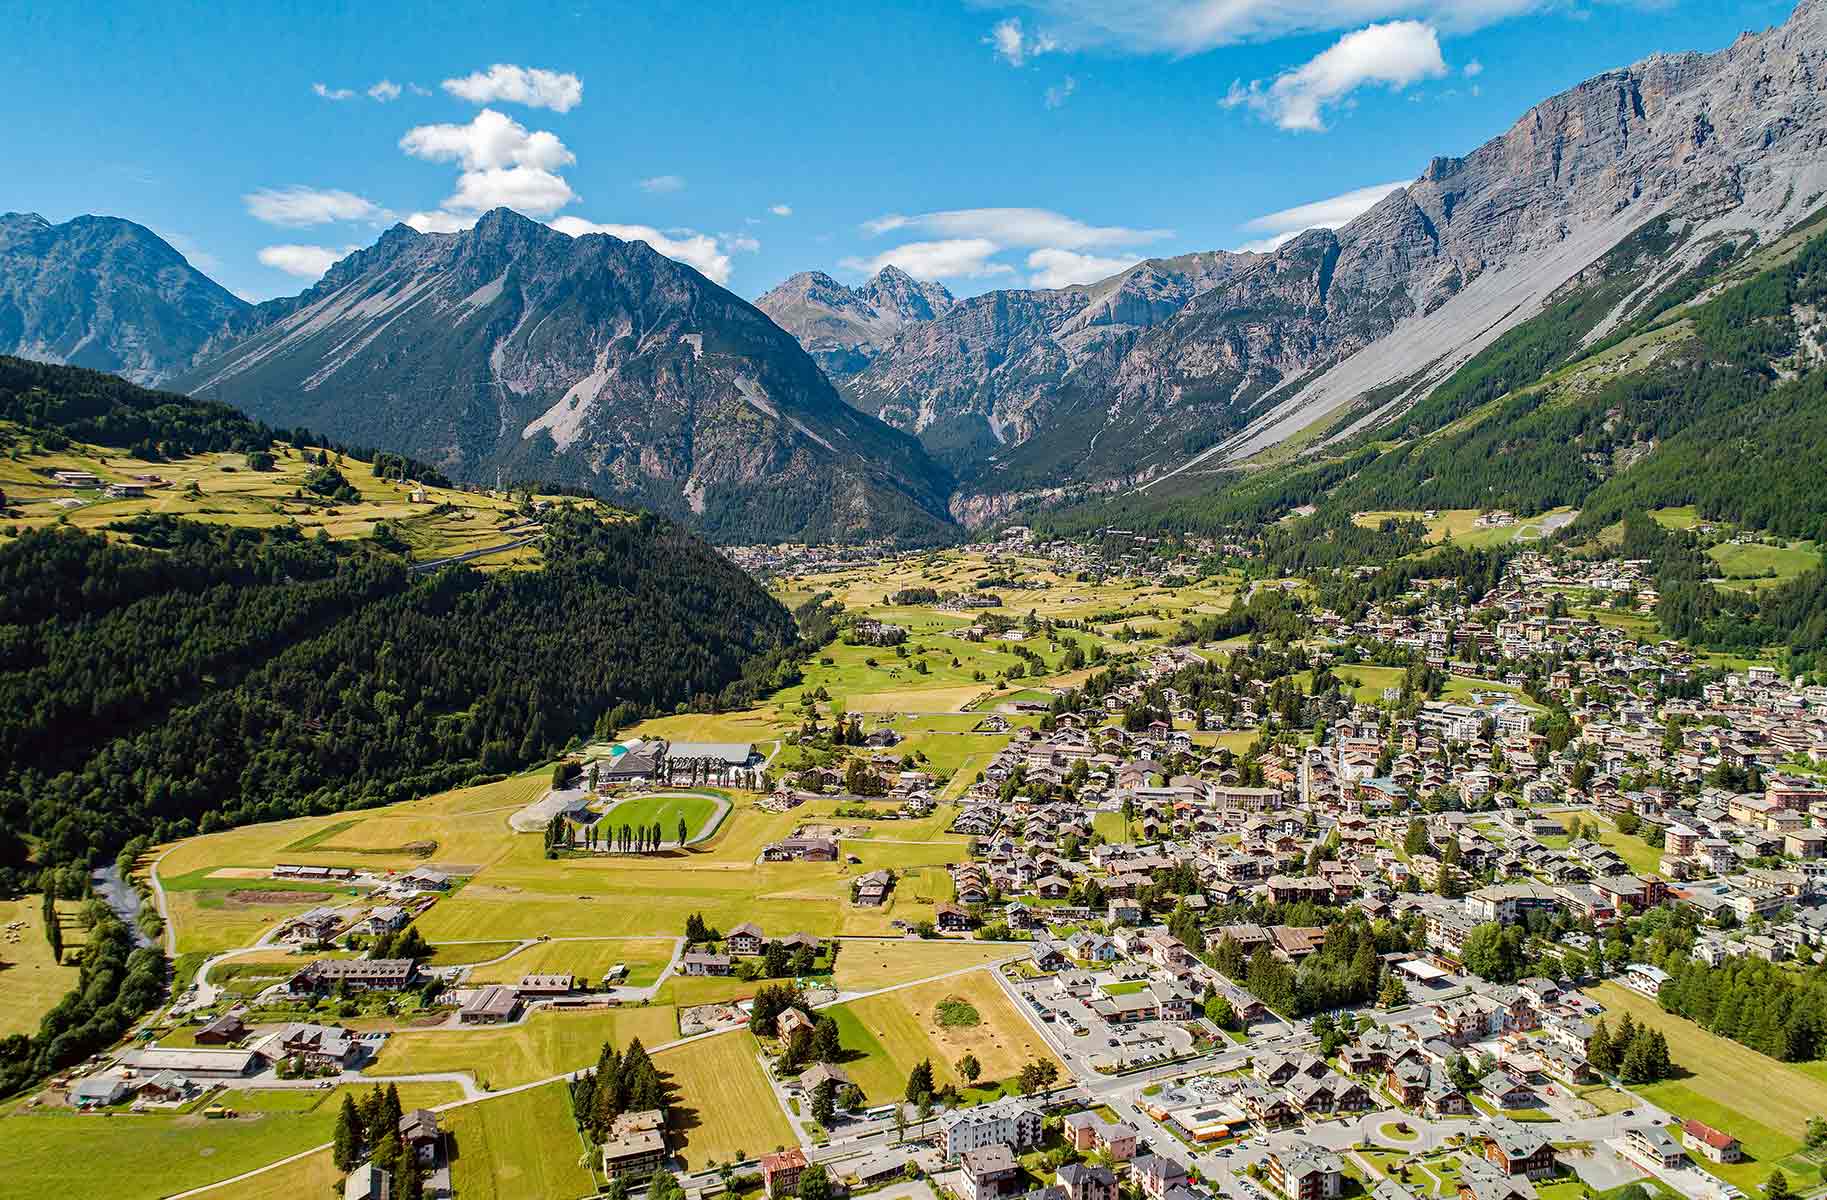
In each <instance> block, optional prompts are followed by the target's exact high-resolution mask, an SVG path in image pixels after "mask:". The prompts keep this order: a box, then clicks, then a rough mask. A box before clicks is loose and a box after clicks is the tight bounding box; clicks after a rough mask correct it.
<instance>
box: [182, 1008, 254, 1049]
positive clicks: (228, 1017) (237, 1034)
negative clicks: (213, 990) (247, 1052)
mask: <svg viewBox="0 0 1827 1200" xmlns="http://www.w3.org/2000/svg"><path fill="white" fill-rule="evenodd" d="M246 1015H247V1009H245V1008H231V1009H229V1010H228V1011H227V1012H225V1013H223V1014H222V1015H221V1016H219V1017H216V1018H215V1019H214V1020H212V1021H210V1023H209V1024H207V1025H205V1026H203V1028H201V1029H199V1030H197V1032H196V1033H195V1034H194V1035H193V1037H192V1040H193V1041H195V1042H196V1043H197V1045H199V1046H231V1045H233V1044H234V1043H236V1042H238V1041H240V1040H241V1039H242V1038H244V1037H246V1036H247V1022H246V1021H244V1020H243V1019H242V1018H244V1017H245V1016H246Z"/></svg>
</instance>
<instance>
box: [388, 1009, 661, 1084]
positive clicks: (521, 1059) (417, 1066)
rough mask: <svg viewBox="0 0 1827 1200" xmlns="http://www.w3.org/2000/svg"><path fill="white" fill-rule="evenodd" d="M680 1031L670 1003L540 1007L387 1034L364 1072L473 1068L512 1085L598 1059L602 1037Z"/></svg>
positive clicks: (480, 1076) (647, 1039)
mask: <svg viewBox="0 0 1827 1200" xmlns="http://www.w3.org/2000/svg"><path fill="white" fill-rule="evenodd" d="M678 1036H679V1019H678V1014H677V1012H676V1011H675V1010H674V1009H673V1008H672V1007H671V1006H670V1005H652V1006H629V1007H625V1008H592V1009H582V1010H568V1011H567V1010H552V1009H542V1010H538V1011H535V1012H534V1013H533V1014H532V1015H531V1016H529V1017H527V1018H525V1019H524V1020H523V1021H521V1022H520V1023H518V1024H515V1025H509V1026H505V1027H503V1028H499V1029H426V1030H415V1031H409V1032H406V1033H396V1034H394V1035H393V1036H392V1037H390V1038H388V1039H387V1044H386V1045H385V1046H384V1047H383V1048H382V1050H381V1053H380V1056H379V1057H378V1058H376V1059H375V1060H374V1062H373V1063H372V1064H371V1065H370V1066H369V1067H368V1069H367V1073H368V1074H369V1075H372V1076H376V1077H380V1078H384V1077H386V1076H388V1075H417V1074H422V1073H426V1072H436V1071H468V1072H469V1073H470V1074H471V1075H473V1076H474V1077H475V1079H476V1082H477V1083H478V1084H479V1085H481V1086H483V1087H488V1088H506V1087H513V1086H515V1085H516V1084H522V1083H531V1082H532V1081H533V1080H535V1079H544V1078H546V1077H548V1076H551V1075H558V1074H562V1073H563V1072H566V1071H575V1070H578V1069H579V1068H581V1067H587V1066H590V1065H592V1064H593V1063H595V1062H596V1060H597V1056H598V1055H599V1054H600V1053H601V1052H602V1048H603V1043H604V1042H605V1041H612V1042H615V1043H616V1044H617V1045H624V1044H626V1043H627V1042H629V1041H631V1040H632V1039H634V1038H637V1037H638V1038H640V1039H641V1042H642V1044H643V1045H647V1046H658V1045H662V1044H664V1043H666V1042H670V1041H673V1040H675V1039H676V1038H677V1037H678Z"/></svg>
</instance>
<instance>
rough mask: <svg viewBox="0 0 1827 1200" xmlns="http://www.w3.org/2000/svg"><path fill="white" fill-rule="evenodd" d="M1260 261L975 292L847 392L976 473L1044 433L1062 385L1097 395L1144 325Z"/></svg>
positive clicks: (1164, 265) (1202, 257)
mask: <svg viewBox="0 0 1827 1200" xmlns="http://www.w3.org/2000/svg"><path fill="white" fill-rule="evenodd" d="M1260 259H1261V256H1260V255H1257V254H1249V253H1242V254H1233V253H1228V252H1224V251H1212V252H1209V253H1201V254H1187V255H1181V256H1179V257H1177V258H1163V259H1149V260H1147V261H1145V262H1141V263H1138V264H1136V265H1135V266H1133V267H1130V268H1129V269H1128V270H1125V271H1122V272H1120V273H1119V274H1117V275H1114V276H1111V277H1110V278H1108V279H1105V280H1102V281H1100V282H1098V283H1093V284H1081V285H1075V286H1072V287H1064V288H1053V289H1045V290H1021V289H1009V290H1001V291H993V292H986V293H984V294H983V295H980V296H973V297H970V298H968V299H965V300H961V301H958V302H957V303H956V304H954V305H953V306H952V308H951V310H950V311H949V312H946V313H944V314H943V315H941V316H940V317H938V318H937V319H935V320H933V321H930V322H926V323H923V324H918V325H913V326H910V327H908V328H906V329H903V330H902V331H901V332H900V333H899V334H897V335H896V337H895V338H894V339H893V341H891V342H890V343H888V345H887V346H886V347H885V348H884V349H883V350H882V352H881V353H880V354H878V355H877V356H876V357H875V360H874V361H873V362H871V363H870V364H869V366H868V367H867V368H866V369H865V370H863V371H862V372H861V373H860V374H858V375H857V377H856V378H854V379H852V380H850V381H849V382H848V383H847V384H846V385H845V394H846V395H847V396H848V397H849V398H850V400H851V402H852V403H854V404H856V405H857V406H858V407H859V408H861V409H863V410H864V411H865V412H871V413H875V414H877V415H878V416H880V417H881V418H882V419H883V420H885V421H887V422H888V423H889V424H891V425H894V426H896V427H897V428H901V429H907V430H910V431H913V432H915V433H918V434H919V435H920V437H921V440H922V441H923V442H924V443H925V444H926V447H927V449H928V450H929V451H931V452H932V453H933V454H934V455H935V456H937V457H939V458H940V459H941V461H944V462H946V463H947V464H948V465H950V466H951V467H952V468H953V469H954V470H955V471H957V472H959V473H960V474H961V477H968V476H974V475H976V474H977V473H979V472H980V471H981V470H982V469H983V468H984V466H985V464H986V463H987V462H988V460H989V459H990V457H991V456H992V455H994V454H996V453H997V451H998V450H999V449H1000V448H1001V447H1003V446H1005V445H1009V444H1011V443H1015V444H1019V443H1021V442H1024V441H1026V440H1027V439H1029V438H1031V437H1033V436H1034V435H1035V433H1036V432H1038V431H1039V430H1040V429H1042V428H1043V427H1044V426H1045V424H1046V422H1047V420H1048V418H1049V416H1050V414H1051V412H1052V411H1053V409H1054V408H1055V407H1056V404H1057V401H1058V400H1059V398H1060V396H1061V394H1062V392H1065V391H1068V390H1078V391H1081V392H1089V391H1095V390H1096V389H1097V387H1098V386H1100V384H1101V383H1102V382H1103V381H1104V380H1105V379H1107V378H1108V377H1109V375H1110V373H1111V372H1112V371H1114V369H1115V368H1116V366H1117V365H1118V364H1119V363H1120V362H1121V360H1122V357H1123V355H1124V354H1126V353H1127V351H1128V349H1129V347H1130V346H1132V345H1133V344H1134V342H1135V341H1136V339H1137V338H1138V337H1139V336H1140V335H1141V333H1142V332H1143V331H1144V330H1146V329H1148V328H1150V327H1152V326H1154V325H1156V324H1158V323H1159V322H1161V321H1163V320H1166V319H1167V318H1168V317H1170V316H1171V315H1172V314H1173V313H1175V312H1176V311H1178V310H1179V309H1180V307H1181V306H1182V305H1184V304H1186V302H1187V301H1189V300H1191V299H1192V298H1193V297H1194V296H1196V295H1198V294H1199V293H1200V292H1203V291H1205V290H1208V289H1210V288H1212V287H1216V286H1218V285H1219V284H1221V283H1222V282H1224V281H1225V280H1227V279H1230V278H1233V277H1234V276H1236V275H1238V274H1240V273H1243V272H1246V271H1248V270H1249V269H1250V268H1252V267H1253V266H1255V265H1256V263H1257V262H1258V261H1260Z"/></svg>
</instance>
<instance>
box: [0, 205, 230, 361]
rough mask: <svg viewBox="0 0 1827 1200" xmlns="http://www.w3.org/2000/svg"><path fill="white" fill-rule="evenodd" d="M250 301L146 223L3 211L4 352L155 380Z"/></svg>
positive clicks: (0, 309)
mask: <svg viewBox="0 0 1827 1200" xmlns="http://www.w3.org/2000/svg"><path fill="white" fill-rule="evenodd" d="M250 307H251V306H250V305H249V304H248V303H247V301H245V300H242V299H241V298H239V297H238V296H235V295H234V294H233V293H231V292H229V291H228V290H227V289H225V288H223V287H222V286H221V285H219V284H217V283H216V282H215V281H214V280H212V279H210V278H209V277H208V276H207V275H204V274H203V273H202V272H201V271H198V270H197V269H196V268H195V267H193V266H191V265H190V263H189V262H188V261H186V260H185V258H184V256H183V255H182V254H180V253H178V251H177V250H176V249H174V248H173V247H172V246H171V244H170V243H168V242H167V241H165V239H163V238H161V237H159V236H158V235H157V234H156V233H153V232H152V231H151V230H150V229H147V228H146V227H145V226H143V225H136V224H134V223H133V222H132V221H125V220H122V219H120V218H119V217H96V216H81V217H75V218H73V219H71V220H69V221H65V222H64V223H62V224H61V225H54V224H52V223H51V222H50V221H47V220H45V219H44V218H43V217H41V216H39V215H38V214H37V213H6V214H4V215H0V354H12V355H17V356H18V357H21V358H30V359H35V360H37V361H40V362H52V363H65V364H69V365H71V366H79V367H89V368H91V369H94V370H98V371H109V372H112V373H114V374H117V375H120V376H122V377H123V378H126V379H129V380H131V381H133V382H134V383H138V384H154V383H159V382H162V381H164V380H166V379H168V378H170V377H171V376H172V375H173V374H175V373H177V372H178V371H181V370H183V369H184V368H185V367H188V366H189V365H190V363H191V362H192V360H193V359H194V358H195V357H196V355H197V353H198V351H200V350H201V349H202V348H203V347H204V345H205V344H207V343H208V342H209V340H210V339H211V338H212V337H214V336H215V335H216V334H217V333H218V332H219V331H220V330H221V329H222V328H223V327H224V326H225V325H227V324H228V323H229V322H230V321H232V320H235V319H236V318H238V317H240V316H242V315H243V314H245V313H246V312H247V311H248V310H249V309H250Z"/></svg>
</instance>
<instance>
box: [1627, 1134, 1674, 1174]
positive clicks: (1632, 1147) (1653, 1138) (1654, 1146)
mask: <svg viewBox="0 0 1827 1200" xmlns="http://www.w3.org/2000/svg"><path fill="white" fill-rule="evenodd" d="M1624 1146H1625V1149H1627V1150H1628V1151H1629V1152H1630V1154H1631V1157H1633V1158H1635V1159H1636V1160H1637V1161H1638V1162H1641V1163H1643V1164H1644V1165H1645V1166H1647V1167H1651V1168H1655V1167H1660V1168H1662V1169H1663V1170H1672V1169H1674V1168H1676V1167H1680V1166H1684V1165H1686V1163H1687V1152H1686V1151H1684V1150H1682V1149H1681V1143H1679V1142H1677V1141H1676V1140H1675V1139H1674V1138H1672V1137H1670V1136H1668V1131H1667V1130H1666V1129H1663V1128H1662V1126H1660V1125H1633V1126H1631V1127H1630V1128H1629V1129H1626V1130H1625V1131H1624Z"/></svg>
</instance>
